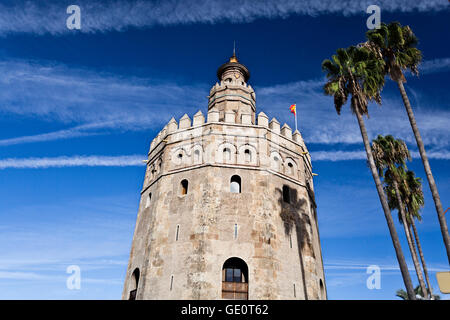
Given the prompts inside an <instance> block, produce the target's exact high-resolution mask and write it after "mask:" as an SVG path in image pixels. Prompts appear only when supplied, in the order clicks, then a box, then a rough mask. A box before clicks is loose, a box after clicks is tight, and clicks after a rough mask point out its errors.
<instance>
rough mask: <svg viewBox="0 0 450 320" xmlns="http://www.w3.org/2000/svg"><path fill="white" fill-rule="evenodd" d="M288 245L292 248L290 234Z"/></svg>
mask: <svg viewBox="0 0 450 320" xmlns="http://www.w3.org/2000/svg"><path fill="white" fill-rule="evenodd" d="M289 246H290V247H291V249H292V234H290V235H289Z"/></svg>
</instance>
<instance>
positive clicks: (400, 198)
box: [385, 167, 428, 297]
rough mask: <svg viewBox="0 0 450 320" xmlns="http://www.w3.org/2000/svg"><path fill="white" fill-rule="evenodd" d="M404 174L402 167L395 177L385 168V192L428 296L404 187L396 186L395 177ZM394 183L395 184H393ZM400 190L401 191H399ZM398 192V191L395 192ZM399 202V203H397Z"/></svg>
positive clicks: (401, 177) (400, 177) (420, 283)
mask: <svg viewBox="0 0 450 320" xmlns="http://www.w3.org/2000/svg"><path fill="white" fill-rule="evenodd" d="M405 175H406V173H405V171H404V170H403V168H401V167H399V168H398V171H397V177H393V175H392V174H391V173H390V172H389V170H387V172H386V176H385V183H386V187H385V189H386V193H387V197H388V203H389V207H390V208H391V210H395V209H397V210H398V213H399V214H398V219H399V221H400V223H401V224H402V225H403V228H404V230H405V235H406V240H407V242H408V247H409V250H410V252H411V257H412V260H413V263H414V269H415V270H416V274H417V279H418V280H419V285H420V288H421V290H422V292H425V294H426V296H427V297H428V290H427V289H426V286H425V282H424V279H423V274H422V269H421V267H420V262H419V257H418V255H417V251H416V247H415V243H414V240H413V238H412V235H411V229H410V225H411V224H410V216H409V212H408V211H407V210H406V197H407V196H406V195H405V192H404V190H401V189H404V188H400V187H399V186H398V183H397V182H396V179H398V180H402V179H403V177H404V176H405ZM395 185H396V186H395ZM400 190H401V191H400ZM397 192H398V193H397ZM404 199H405V200H404ZM399 204H400V205H399Z"/></svg>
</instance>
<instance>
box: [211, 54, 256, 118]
mask: <svg viewBox="0 0 450 320" xmlns="http://www.w3.org/2000/svg"><path fill="white" fill-rule="evenodd" d="M217 78H218V79H219V81H220V83H216V85H215V86H213V87H212V89H211V91H210V94H209V103H208V110H210V109H212V108H216V109H217V110H219V120H220V121H222V120H224V119H225V113H230V112H232V113H233V114H234V117H235V122H236V123H242V116H243V115H244V117H245V116H246V115H249V116H250V117H251V123H252V124H254V123H255V112H256V98H255V92H254V90H253V88H252V87H251V86H250V85H248V84H247V81H248V79H249V78H250V71H249V70H248V69H247V67H246V66H245V65H243V64H241V63H240V62H239V61H238V58H237V57H236V54H235V53H234V52H233V55H232V56H231V57H230V59H229V61H228V62H226V63H224V64H222V65H221V66H220V67H219V69H217Z"/></svg>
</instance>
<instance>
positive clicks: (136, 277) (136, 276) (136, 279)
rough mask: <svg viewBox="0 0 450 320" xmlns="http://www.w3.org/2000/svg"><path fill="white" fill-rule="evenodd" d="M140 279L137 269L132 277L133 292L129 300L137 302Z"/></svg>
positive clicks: (131, 291)
mask: <svg viewBox="0 0 450 320" xmlns="http://www.w3.org/2000/svg"><path fill="white" fill-rule="evenodd" d="M139 277H140V272H139V268H136V269H134V271H133V274H132V275H131V290H130V296H129V298H128V300H136V295H137V288H138V284H139Z"/></svg>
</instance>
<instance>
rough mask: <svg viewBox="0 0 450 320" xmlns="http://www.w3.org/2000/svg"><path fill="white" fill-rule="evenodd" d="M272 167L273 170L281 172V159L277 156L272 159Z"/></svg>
mask: <svg viewBox="0 0 450 320" xmlns="http://www.w3.org/2000/svg"><path fill="white" fill-rule="evenodd" d="M271 165H272V169H273V170H276V171H280V158H279V157H278V156H277V155H274V156H273V157H272V161H271Z"/></svg>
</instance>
